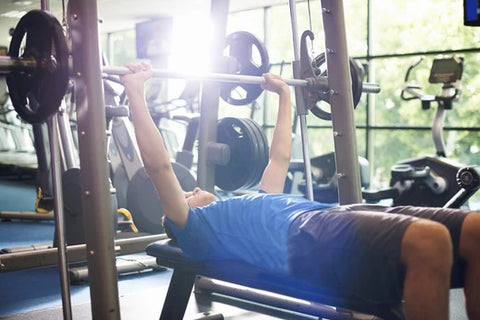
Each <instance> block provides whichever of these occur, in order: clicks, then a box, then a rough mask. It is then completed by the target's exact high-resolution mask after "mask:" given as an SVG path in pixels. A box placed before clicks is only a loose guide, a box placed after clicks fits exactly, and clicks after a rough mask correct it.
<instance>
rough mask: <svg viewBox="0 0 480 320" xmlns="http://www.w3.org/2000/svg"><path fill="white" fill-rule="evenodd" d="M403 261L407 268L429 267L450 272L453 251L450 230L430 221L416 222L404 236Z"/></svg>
mask: <svg viewBox="0 0 480 320" xmlns="http://www.w3.org/2000/svg"><path fill="white" fill-rule="evenodd" d="M401 259H402V262H403V263H404V264H405V265H406V266H407V268H408V267H412V266H428V267H431V268H433V269H438V270H439V271H440V270H443V271H444V272H450V269H451V266H452V263H453V249H452V241H451V238H450V233H449V231H448V229H447V228H446V227H445V226H443V225H442V224H440V223H437V222H433V221H429V220H418V221H415V222H414V223H412V224H411V225H410V226H409V227H408V228H407V230H406V231H405V235H404V236H403V239H402V250H401Z"/></svg>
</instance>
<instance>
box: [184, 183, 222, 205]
mask: <svg viewBox="0 0 480 320" xmlns="http://www.w3.org/2000/svg"><path fill="white" fill-rule="evenodd" d="M185 199H187V203H188V205H189V206H190V208H197V207H204V206H206V205H209V204H210V203H212V202H213V201H215V196H214V195H213V194H211V193H210V192H207V191H205V190H202V189H200V188H198V187H197V188H195V189H193V191H191V192H185Z"/></svg>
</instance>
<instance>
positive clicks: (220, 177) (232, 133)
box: [215, 117, 254, 191]
mask: <svg viewBox="0 0 480 320" xmlns="http://www.w3.org/2000/svg"><path fill="white" fill-rule="evenodd" d="M217 142H218V143H224V144H227V145H228V146H229V147H230V161H229V162H228V163H227V164H226V165H216V166H215V184H216V185H217V186H218V187H219V188H221V189H222V190H225V191H233V190H237V189H241V188H243V187H244V186H245V185H247V184H248V182H249V180H250V178H251V177H250V176H249V174H247V173H248V170H249V167H250V162H251V159H252V158H253V157H254V153H253V151H254V148H253V146H252V141H251V139H250V137H249V132H248V131H247V128H246V126H245V124H244V123H243V122H242V121H241V120H239V119H237V118H230V117H227V118H223V119H220V120H219V121H218V125H217Z"/></svg>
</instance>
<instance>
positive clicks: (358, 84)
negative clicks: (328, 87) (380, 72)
mask: <svg viewBox="0 0 480 320" xmlns="http://www.w3.org/2000/svg"><path fill="white" fill-rule="evenodd" d="M349 61H350V76H351V80H352V95H353V107H354V108H356V107H357V105H358V103H359V102H360V98H361V97H362V90H363V73H364V71H363V67H362V65H361V64H360V63H359V62H358V61H356V60H355V59H353V58H350V60H349ZM312 67H313V70H314V72H315V76H328V71H327V62H326V58H325V53H321V54H319V55H318V56H317V57H315V58H314V59H313V61H312ZM319 96H320V100H321V101H325V102H327V103H329V93H328V92H320V95H319ZM317 102H318V101H317ZM311 111H312V113H313V114H314V115H315V116H317V117H318V118H320V119H323V120H332V114H331V113H330V112H328V111H325V110H323V109H322V108H321V106H319V105H318V103H317V104H316V105H315V106H313V108H312V109H311Z"/></svg>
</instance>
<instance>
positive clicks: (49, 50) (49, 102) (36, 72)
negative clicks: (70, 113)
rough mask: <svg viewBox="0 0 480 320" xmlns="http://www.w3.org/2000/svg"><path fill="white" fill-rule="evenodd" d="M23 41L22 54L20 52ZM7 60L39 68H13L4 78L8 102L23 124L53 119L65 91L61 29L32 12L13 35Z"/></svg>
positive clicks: (43, 14) (46, 15)
mask: <svg viewBox="0 0 480 320" xmlns="http://www.w3.org/2000/svg"><path fill="white" fill-rule="evenodd" d="M24 38H26V41H25V48H24V49H23V53H21V52H20V48H21V45H22V41H23V39H24ZM8 55H9V56H10V57H22V58H25V59H33V60H34V61H35V62H36V65H37V66H41V67H39V68H33V69H31V70H30V69H27V70H22V68H14V69H13V70H12V72H11V73H9V74H8V75H7V85H8V90H9V94H10V98H11V100H12V103H13V105H14V107H15V110H16V111H17V112H18V114H19V115H20V116H21V117H22V119H24V120H25V121H27V122H30V123H36V122H44V121H45V120H47V119H48V117H50V116H51V115H53V114H54V113H55V112H56V111H57V110H58V107H59V106H60V103H61V101H62V99H63V96H64V95H65V92H66V91H67V85H68V78H69V69H68V48H67V43H66V39H65V36H64V34H63V28H62V26H61V25H60V23H59V22H58V20H57V19H56V18H55V17H54V16H53V15H51V14H49V13H47V12H45V11H41V10H32V11H30V12H28V13H27V14H25V15H24V16H23V17H22V18H21V19H20V21H19V22H18V24H17V26H16V27H15V31H14V32H13V36H12V40H11V42H10V48H9V51H8Z"/></svg>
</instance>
